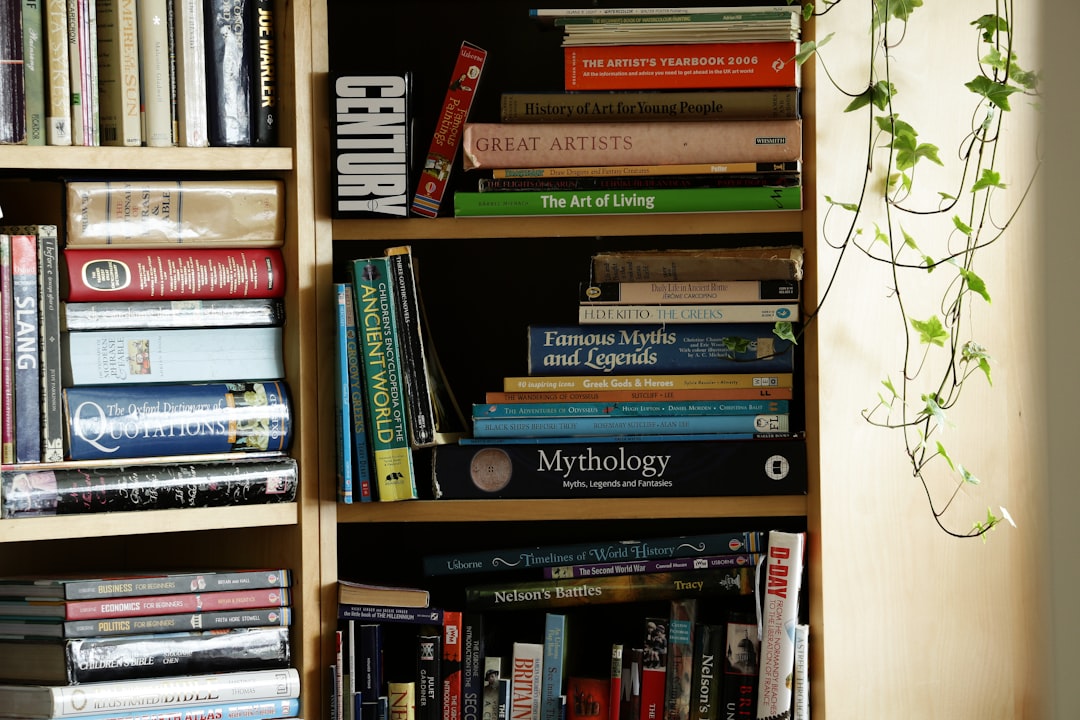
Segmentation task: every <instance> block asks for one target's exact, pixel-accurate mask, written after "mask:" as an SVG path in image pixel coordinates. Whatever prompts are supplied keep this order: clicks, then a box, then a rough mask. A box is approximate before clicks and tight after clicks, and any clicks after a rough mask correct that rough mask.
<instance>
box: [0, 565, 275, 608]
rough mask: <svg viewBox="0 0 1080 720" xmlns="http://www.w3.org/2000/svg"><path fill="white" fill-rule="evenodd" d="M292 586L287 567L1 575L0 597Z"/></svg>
mask: <svg viewBox="0 0 1080 720" xmlns="http://www.w3.org/2000/svg"><path fill="white" fill-rule="evenodd" d="M291 585H292V573H290V572H289V570H287V569H284V568H273V569H269V570H259V569H254V570H235V571H234V570H222V571H202V572H165V573H146V574H136V575H115V576H101V577H91V576H67V575H63V576H18V577H6V578H0V598H3V597H25V598H42V599H54V600H89V599H93V598H114V597H135V596H141V595H172V594H174V593H183V592H196V591H198V592H216V591H219V590H239V589H249V590H250V589H255V588H272V587H279V588H284V587H290V586H291Z"/></svg>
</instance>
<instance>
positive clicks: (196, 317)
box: [60, 298, 285, 331]
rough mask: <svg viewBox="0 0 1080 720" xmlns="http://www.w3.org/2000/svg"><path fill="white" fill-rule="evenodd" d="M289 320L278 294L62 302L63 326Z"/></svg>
mask: <svg viewBox="0 0 1080 720" xmlns="http://www.w3.org/2000/svg"><path fill="white" fill-rule="evenodd" d="M284 322H285V305H284V303H282V301H281V300H280V299H278V298H250V299H247V298H237V299H233V300H141V301H135V302H82V303H64V302H62V303H60V330H62V331H63V330H124V329H129V328H140V329H149V328H203V327H269V326H279V325H282V324H284Z"/></svg>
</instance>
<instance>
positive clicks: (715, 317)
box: [578, 303, 799, 325]
mask: <svg viewBox="0 0 1080 720" xmlns="http://www.w3.org/2000/svg"><path fill="white" fill-rule="evenodd" d="M798 320H799V305H798V303H768V304H765V303H757V304H749V303H719V304H711V305H704V304H698V305H672V304H660V305H658V304H652V303H650V304H639V305H628V304H621V305H602V306H594V305H581V306H580V307H578V323H580V324H582V325H591V324H594V323H619V324H629V325H637V324H641V323H654V324H655V323H747V322H797V321H798Z"/></svg>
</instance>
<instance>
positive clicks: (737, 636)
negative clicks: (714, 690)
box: [721, 612, 761, 720]
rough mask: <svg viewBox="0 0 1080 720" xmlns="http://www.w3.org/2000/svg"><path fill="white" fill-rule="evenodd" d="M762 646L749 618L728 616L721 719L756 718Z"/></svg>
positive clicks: (755, 624) (755, 627) (753, 719)
mask: <svg viewBox="0 0 1080 720" xmlns="http://www.w3.org/2000/svg"><path fill="white" fill-rule="evenodd" d="M760 658H761V642H760V638H759V636H758V626H757V623H756V622H754V620H753V619H752V618H747V617H743V616H742V615H740V614H738V613H734V612H733V613H730V614H729V617H728V621H727V624H726V625H725V628H724V675H723V690H722V691H721V697H722V700H723V709H722V711H721V716H722V717H724V718H731V719H732V720H755V718H756V717H757V713H756V706H757V687H758V670H759V664H760Z"/></svg>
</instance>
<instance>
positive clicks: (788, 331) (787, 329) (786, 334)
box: [773, 321, 799, 345]
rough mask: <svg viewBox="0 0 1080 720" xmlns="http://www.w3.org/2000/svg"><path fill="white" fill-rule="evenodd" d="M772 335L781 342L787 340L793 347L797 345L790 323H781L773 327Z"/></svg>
mask: <svg viewBox="0 0 1080 720" xmlns="http://www.w3.org/2000/svg"><path fill="white" fill-rule="evenodd" d="M773 335H775V336H776V337H778V338H780V339H781V340H788V341H790V342H791V344H793V345H798V344H799V340H798V339H797V338H796V337H795V331H794V330H793V329H792V326H791V323H790V322H787V321H783V322H778V323H776V324H775V325H773Z"/></svg>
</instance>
